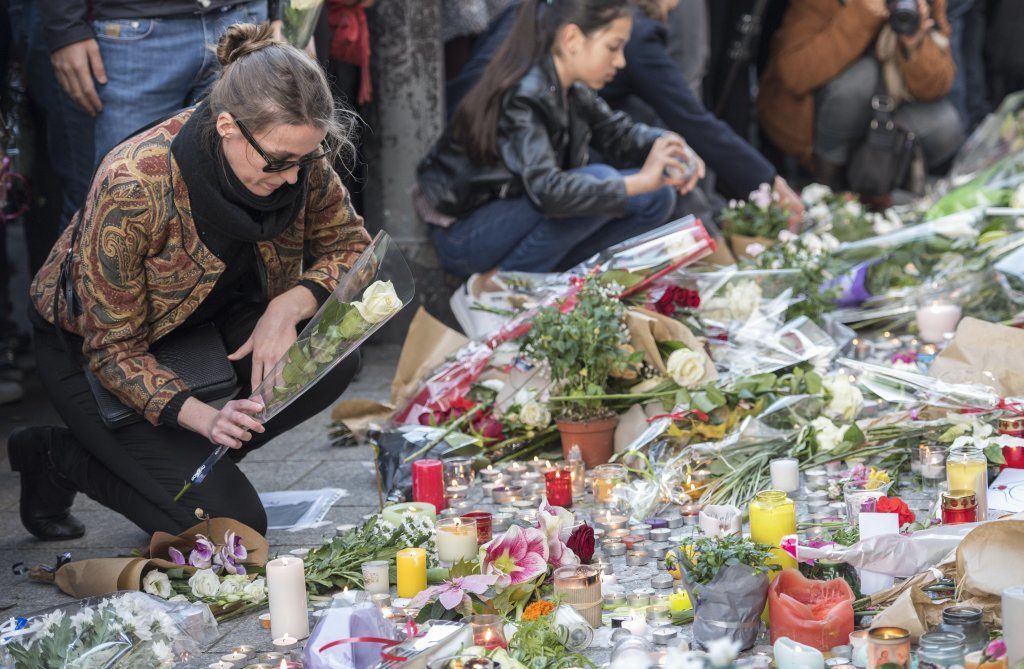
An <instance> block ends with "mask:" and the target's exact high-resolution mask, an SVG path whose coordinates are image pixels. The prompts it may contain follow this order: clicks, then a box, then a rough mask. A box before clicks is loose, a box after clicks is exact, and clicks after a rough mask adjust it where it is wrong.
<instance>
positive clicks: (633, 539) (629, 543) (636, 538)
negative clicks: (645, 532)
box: [619, 534, 644, 551]
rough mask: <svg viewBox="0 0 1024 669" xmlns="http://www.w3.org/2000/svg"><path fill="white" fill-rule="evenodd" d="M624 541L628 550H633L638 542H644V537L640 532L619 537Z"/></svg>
mask: <svg viewBox="0 0 1024 669" xmlns="http://www.w3.org/2000/svg"><path fill="white" fill-rule="evenodd" d="M619 541H621V542H622V543H624V544H626V550H630V551H631V550H633V547H634V546H636V545H637V544H642V543H643V542H644V538H643V537H641V536H640V535H638V534H627V535H626V536H624V537H622V538H621V539H619Z"/></svg>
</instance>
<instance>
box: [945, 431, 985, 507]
mask: <svg viewBox="0 0 1024 669" xmlns="http://www.w3.org/2000/svg"><path fill="white" fill-rule="evenodd" d="M946 481H947V482H948V483H949V489H950V490H973V491H974V494H975V495H976V497H977V500H978V520H986V519H987V518H988V458H986V457H985V451H983V450H981V449H980V448H976V447H974V446H964V447H960V448H953V449H950V451H949V457H948V458H946Z"/></svg>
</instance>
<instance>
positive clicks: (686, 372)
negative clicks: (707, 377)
mask: <svg viewBox="0 0 1024 669" xmlns="http://www.w3.org/2000/svg"><path fill="white" fill-rule="evenodd" d="M665 368H666V370H667V371H668V375H669V376H670V377H672V380H673V381H675V382H676V383H677V384H679V385H680V386H681V387H683V388H693V387H695V386H697V385H698V384H699V383H700V382H701V380H702V379H703V378H704V355H703V354H702V353H698V352H697V351H691V350H690V349H688V348H681V349H679V350H677V351H673V352H672V355H670V356H668V360H667V361H666V362H665Z"/></svg>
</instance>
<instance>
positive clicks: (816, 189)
mask: <svg viewBox="0 0 1024 669" xmlns="http://www.w3.org/2000/svg"><path fill="white" fill-rule="evenodd" d="M831 194H832V189H831V188H829V187H828V186H826V185H825V184H809V185H807V186H804V189H803V190H802V191H800V199H801V200H803V201H804V204H806V205H807V206H809V207H810V206H814V205H816V204H818V203H819V202H821V201H822V200H824V199H825V198H826V197H828V196H829V195H831Z"/></svg>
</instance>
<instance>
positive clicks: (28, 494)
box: [7, 427, 85, 541]
mask: <svg viewBox="0 0 1024 669" xmlns="http://www.w3.org/2000/svg"><path fill="white" fill-rule="evenodd" d="M54 431H55V428H52V427H26V428H22V429H20V430H18V431H16V432H15V433H14V434H12V435H11V436H10V438H9V439H8V440H7V457H8V459H9V460H10V462H11V469H13V470H14V471H16V472H20V473H21V523H22V525H24V526H25V529H27V530H28V531H29V532H31V533H32V534H33V535H35V536H36V537H37V538H39V539H42V540H43V541H60V540H64V539H77V538H78V537H80V536H82V535H83V534H85V525H83V524H82V522H81V521H80V520H78V519H77V518H75V517H74V516H72V515H71V503H72V502H74V500H75V492H76V491H75V489H74V488H73V487H72V486H71V484H70V483H69V482H68V480H67V479H65V478H64V477H63V476H61V475H60V474H58V473H57V471H56V469H55V468H54V466H53V458H52V456H51V453H50V449H51V445H52V443H53V439H54Z"/></svg>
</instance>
